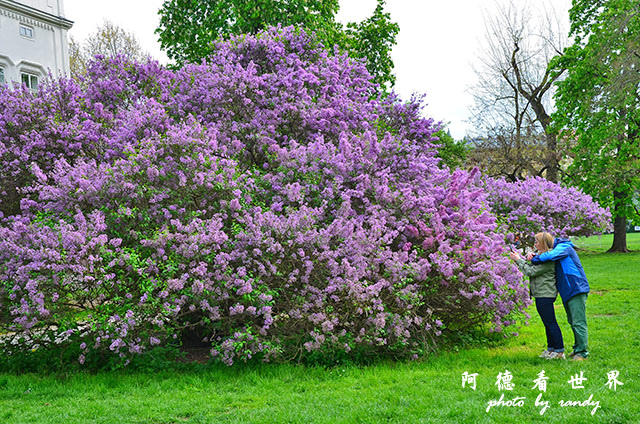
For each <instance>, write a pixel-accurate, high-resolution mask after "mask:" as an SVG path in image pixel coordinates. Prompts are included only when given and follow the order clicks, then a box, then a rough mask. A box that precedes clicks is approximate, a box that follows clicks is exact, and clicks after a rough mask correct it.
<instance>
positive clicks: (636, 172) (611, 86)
mask: <svg viewBox="0 0 640 424" xmlns="http://www.w3.org/2000/svg"><path fill="white" fill-rule="evenodd" d="M570 19H571V35H573V36H574V39H575V42H574V44H573V45H572V46H571V47H569V48H568V49H567V50H566V51H565V54H564V55H563V56H562V57H560V58H558V59H557V62H556V65H557V66H558V67H560V68H567V69H568V70H569V72H568V76H567V78H566V79H565V80H564V81H561V82H559V83H558V92H557V96H556V104H557V108H558V109H557V112H556V113H555V114H554V120H555V124H554V125H555V126H556V127H557V129H558V130H559V131H565V133H569V134H572V135H573V136H574V137H575V138H576V139H577V145H576V147H575V155H576V156H575V159H574V161H573V163H572V165H571V167H570V171H571V175H572V176H573V177H574V181H575V183H576V184H578V185H580V186H581V187H582V188H583V189H584V190H585V191H586V192H587V193H589V194H591V195H592V196H593V197H594V198H596V199H597V200H598V201H599V202H600V203H601V204H603V205H608V206H610V207H611V208H612V209H613V216H614V237H613V245H612V246H611V249H609V251H610V252H627V251H628V249H627V241H626V226H627V219H629V218H631V219H632V220H636V221H637V220H638V219H639V218H640V212H639V211H638V208H637V205H634V201H633V199H634V196H637V195H638V191H639V190H640V88H639V87H640V3H638V1H637V0H589V1H586V0H574V2H573V7H572V9H571V11H570Z"/></svg>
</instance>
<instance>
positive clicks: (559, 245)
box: [527, 238, 589, 360]
mask: <svg viewBox="0 0 640 424" xmlns="http://www.w3.org/2000/svg"><path fill="white" fill-rule="evenodd" d="M527 259H529V260H531V263H532V264H540V263H542V262H547V261H554V262H555V266H556V284H557V286H558V292H559V293H560V297H561V298H562V304H563V305H564V310H565V311H566V313H567V320H568V321H569V325H571V329H572V330H573V337H574V340H575V342H574V344H573V352H572V353H571V354H570V355H569V356H570V357H572V358H573V359H574V360H583V359H586V358H587V357H588V356H589V350H588V341H589V337H588V332H587V296H588V293H589V282H588V281H587V276H586V275H585V273H584V268H582V264H581V263H580V259H579V258H578V254H577V253H576V251H575V249H574V245H573V243H572V242H571V241H570V240H568V239H563V238H556V239H555V240H554V241H553V249H552V250H550V251H548V252H545V253H541V254H540V255H535V256H534V255H533V254H530V256H529V257H528V258H527Z"/></svg>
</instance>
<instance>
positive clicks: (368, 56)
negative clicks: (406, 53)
mask: <svg viewBox="0 0 640 424" xmlns="http://www.w3.org/2000/svg"><path fill="white" fill-rule="evenodd" d="M377 1H378V4H377V7H376V9H375V11H374V12H373V15H372V16H371V17H369V18H367V19H365V20H364V21H362V22H354V23H349V24H347V26H346V27H344V26H343V25H342V24H341V23H339V22H337V21H336V19H335V17H336V14H337V13H338V9H339V4H338V0H289V1H282V0H250V1H246V0H206V1H195V0H165V2H164V3H163V5H162V8H161V9H160V11H159V14H160V25H159V26H158V29H157V30H156V34H158V36H159V39H160V45H161V47H162V49H164V50H165V51H166V53H167V56H168V57H169V58H171V59H172V60H174V61H175V62H176V63H177V64H178V65H181V64H184V63H189V62H196V63H198V62H200V61H201V60H202V59H203V58H205V57H207V56H209V55H210V54H211V53H212V49H213V45H212V42H213V41H214V40H216V39H218V38H228V36H230V35H232V34H244V33H250V34H255V33H257V32H259V31H260V30H262V29H265V28H267V27H269V26H276V25H282V26H288V25H294V26H298V27H302V28H304V29H305V30H310V31H313V32H315V33H316V36H317V38H318V40H319V41H320V42H322V43H323V44H324V45H325V46H326V47H332V46H335V45H337V46H338V48H339V51H341V52H347V53H348V54H349V56H351V57H354V58H363V59H365V60H366V63H367V69H368V70H369V73H371V75H372V76H373V79H374V81H375V82H376V83H378V84H380V86H381V87H382V89H383V90H384V89H386V88H388V87H389V86H392V85H393V84H394V82H395V76H394V75H393V73H392V72H393V61H392V60H391V48H392V47H393V45H394V44H396V35H397V34H398V31H399V26H398V24H396V23H394V22H391V18H390V16H389V14H388V13H385V12H384V3H385V2H384V0H377Z"/></svg>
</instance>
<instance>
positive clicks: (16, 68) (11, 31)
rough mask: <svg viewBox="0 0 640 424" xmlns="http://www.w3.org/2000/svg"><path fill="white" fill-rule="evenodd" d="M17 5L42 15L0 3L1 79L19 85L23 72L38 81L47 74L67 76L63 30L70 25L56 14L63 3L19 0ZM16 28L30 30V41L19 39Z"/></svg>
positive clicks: (4, 2) (67, 63) (19, 35)
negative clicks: (34, 9) (2, 71)
mask: <svg viewBox="0 0 640 424" xmlns="http://www.w3.org/2000/svg"><path fill="white" fill-rule="evenodd" d="M11 3H14V4H11ZM18 3H21V4H24V5H26V6H31V7H33V8H37V9H39V10H41V11H43V12H46V13H44V14H43V13H39V12H37V11H33V10H32V9H29V8H20V7H17V6H16V5H15V2H9V1H6V0H0V66H2V67H3V68H4V74H5V79H6V80H12V81H18V82H19V81H21V73H23V72H26V73H30V74H34V75H37V76H38V77H39V79H40V80H42V79H43V78H44V77H46V76H47V75H48V73H49V72H51V74H52V75H53V76H54V77H61V76H65V75H69V53H68V43H67V29H68V27H70V25H71V22H70V21H67V20H66V19H63V18H62V16H61V14H59V12H63V6H62V4H63V1H62V0H21V1H19V2H18ZM52 12H53V13H52ZM20 25H24V26H26V27H28V28H30V29H31V30H32V31H33V37H32V38H28V37H25V36H23V35H21V34H20Z"/></svg>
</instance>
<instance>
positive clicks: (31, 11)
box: [0, 0, 73, 30]
mask: <svg viewBox="0 0 640 424" xmlns="http://www.w3.org/2000/svg"><path fill="white" fill-rule="evenodd" d="M0 9H7V10H9V11H10V12H14V13H19V14H20V15H24V16H27V17H29V18H32V19H35V20H38V21H42V22H44V23H47V24H49V25H54V26H57V27H61V28H64V29H66V30H69V29H71V27H72V26H73V21H70V20H69V19H67V18H65V17H63V16H56V15H52V14H51V13H48V12H44V11H42V10H40V9H36V8H34V7H31V6H27V5H26V4H22V3H18V2H17V1H14V0H0Z"/></svg>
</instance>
